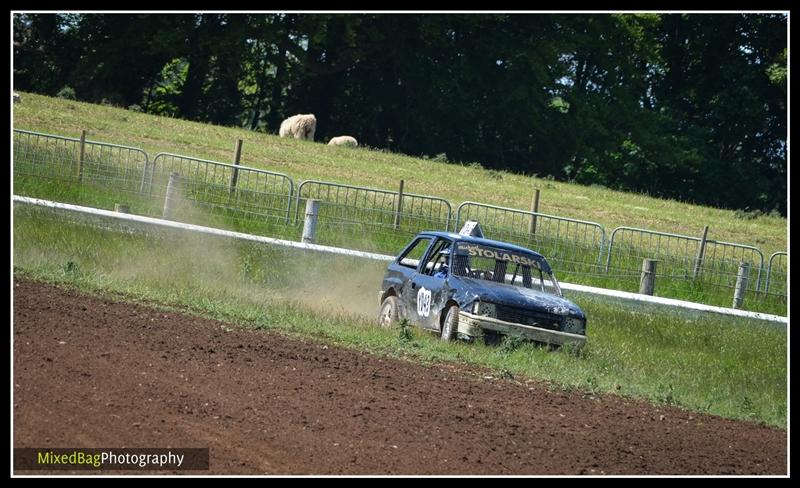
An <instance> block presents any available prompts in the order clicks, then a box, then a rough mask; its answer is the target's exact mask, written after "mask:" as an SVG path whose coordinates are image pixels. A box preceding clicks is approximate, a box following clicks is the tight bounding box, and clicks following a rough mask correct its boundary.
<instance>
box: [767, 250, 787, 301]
mask: <svg viewBox="0 0 800 488" xmlns="http://www.w3.org/2000/svg"><path fill="white" fill-rule="evenodd" d="M788 261H789V253H787V252H776V253H774V254H773V255H772V256H770V257H769V264H768V265H767V278H766V283H765V284H764V294H765V295H777V296H779V297H786V294H787V293H788V289H787V278H788V276H789V275H788V273H787V265H788Z"/></svg>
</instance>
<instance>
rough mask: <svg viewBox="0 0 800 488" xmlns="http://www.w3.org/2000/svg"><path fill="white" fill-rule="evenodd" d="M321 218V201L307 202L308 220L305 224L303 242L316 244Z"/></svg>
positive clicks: (306, 219)
mask: <svg viewBox="0 0 800 488" xmlns="http://www.w3.org/2000/svg"><path fill="white" fill-rule="evenodd" d="M318 216H319V200H306V218H305V221H304V222H303V238H302V242H304V243H307V244H314V241H315V240H316V239H317V217H318Z"/></svg>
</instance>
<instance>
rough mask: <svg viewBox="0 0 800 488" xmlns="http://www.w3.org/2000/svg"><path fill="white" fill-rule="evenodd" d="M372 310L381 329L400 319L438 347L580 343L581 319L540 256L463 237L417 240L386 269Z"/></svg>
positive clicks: (434, 234)
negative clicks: (514, 340) (436, 338)
mask: <svg viewBox="0 0 800 488" xmlns="http://www.w3.org/2000/svg"><path fill="white" fill-rule="evenodd" d="M465 229H466V226H465ZM477 230H478V232H477V234H478V235H482V233H481V232H480V227H477ZM469 231H471V229H469ZM469 231H468V232H469ZM380 303H381V310H380V315H379V320H380V324H381V325H382V326H384V327H389V326H392V325H394V324H397V323H399V321H400V320H401V319H402V318H406V319H408V322H409V323H411V324H414V325H416V326H419V327H422V328H423V329H427V330H430V331H435V332H436V333H438V334H440V335H441V338H442V340H445V341H449V340H453V339H454V338H456V337H458V338H461V339H466V340H474V339H479V338H484V339H486V340H487V342H488V341H489V339H490V338H493V339H497V338H498V337H499V336H502V335H507V336H517V337H522V338H524V339H530V340H533V341H537V342H543V343H548V344H553V345H564V344H573V345H574V346H577V347H581V346H583V344H584V343H585V342H586V315H585V314H584V313H583V311H582V310H581V309H580V307H578V306H577V305H575V304H574V303H572V302H571V301H569V300H567V299H566V298H564V296H563V295H562V293H561V288H560V287H559V285H558V281H557V280H556V277H555V276H554V275H553V271H552V270H551V269H550V265H549V264H548V263H547V260H546V259H545V258H544V256H542V255H541V254H539V253H536V252H534V251H531V250H529V249H525V248H523V247H519V246H515V245H513V244H508V243H504V242H499V241H493V240H489V239H484V238H482V237H475V236H474V235H465V234H464V230H462V234H454V233H449V232H421V233H420V234H418V235H417V236H416V237H415V238H414V239H413V240H412V241H411V243H409V244H408V246H406V248H405V249H404V250H403V251H402V252H401V253H400V255H398V256H397V258H396V259H395V260H394V261H392V263H391V264H389V267H388V268H387V270H386V273H385V275H384V279H383V285H382V286H381V290H380Z"/></svg>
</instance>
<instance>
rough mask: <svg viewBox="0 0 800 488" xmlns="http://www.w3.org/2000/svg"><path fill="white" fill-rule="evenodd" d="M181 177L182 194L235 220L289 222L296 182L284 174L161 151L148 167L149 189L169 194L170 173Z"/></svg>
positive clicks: (151, 191)
mask: <svg viewBox="0 0 800 488" xmlns="http://www.w3.org/2000/svg"><path fill="white" fill-rule="evenodd" d="M173 172H176V173H178V174H179V175H180V177H181V196H182V197H183V198H184V199H186V200H191V201H193V202H195V203H197V204H199V205H202V206H205V207H208V208H209V209H211V210H212V211H216V212H218V213H221V214H224V215H226V216H229V217H232V218H235V219H248V220H256V221H262V222H263V221H274V222H283V223H286V224H288V223H289V221H290V218H291V214H290V212H291V205H292V196H293V194H294V182H293V181H292V179H291V178H289V177H288V176H286V175H285V174H282V173H274V172H271V171H265V170H261V169H254V168H248V167H246V166H238V165H233V164H227V163H220V162H217V161H209V160H205V159H198V158H193V157H189V156H181V155H178V154H170V153H159V154H157V155H156V157H155V158H153V163H152V165H150V166H149V167H148V169H147V176H146V191H147V192H148V193H149V194H151V195H158V196H163V195H164V194H165V193H166V189H167V183H168V181H169V175H170V174H171V173H173Z"/></svg>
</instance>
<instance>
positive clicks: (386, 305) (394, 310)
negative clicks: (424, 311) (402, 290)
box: [378, 296, 400, 328]
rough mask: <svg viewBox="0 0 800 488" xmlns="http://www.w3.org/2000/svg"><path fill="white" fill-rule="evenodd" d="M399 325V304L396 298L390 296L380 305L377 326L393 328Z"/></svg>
mask: <svg viewBox="0 0 800 488" xmlns="http://www.w3.org/2000/svg"><path fill="white" fill-rule="evenodd" d="M399 323H400V303H399V302H398V301H397V297H395V296H391V297H386V299H385V300H384V301H383V303H382V304H381V312H380V313H379V314H378V324H379V325H380V326H381V327H384V328H389V327H394V326H395V325H397V324H399Z"/></svg>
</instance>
